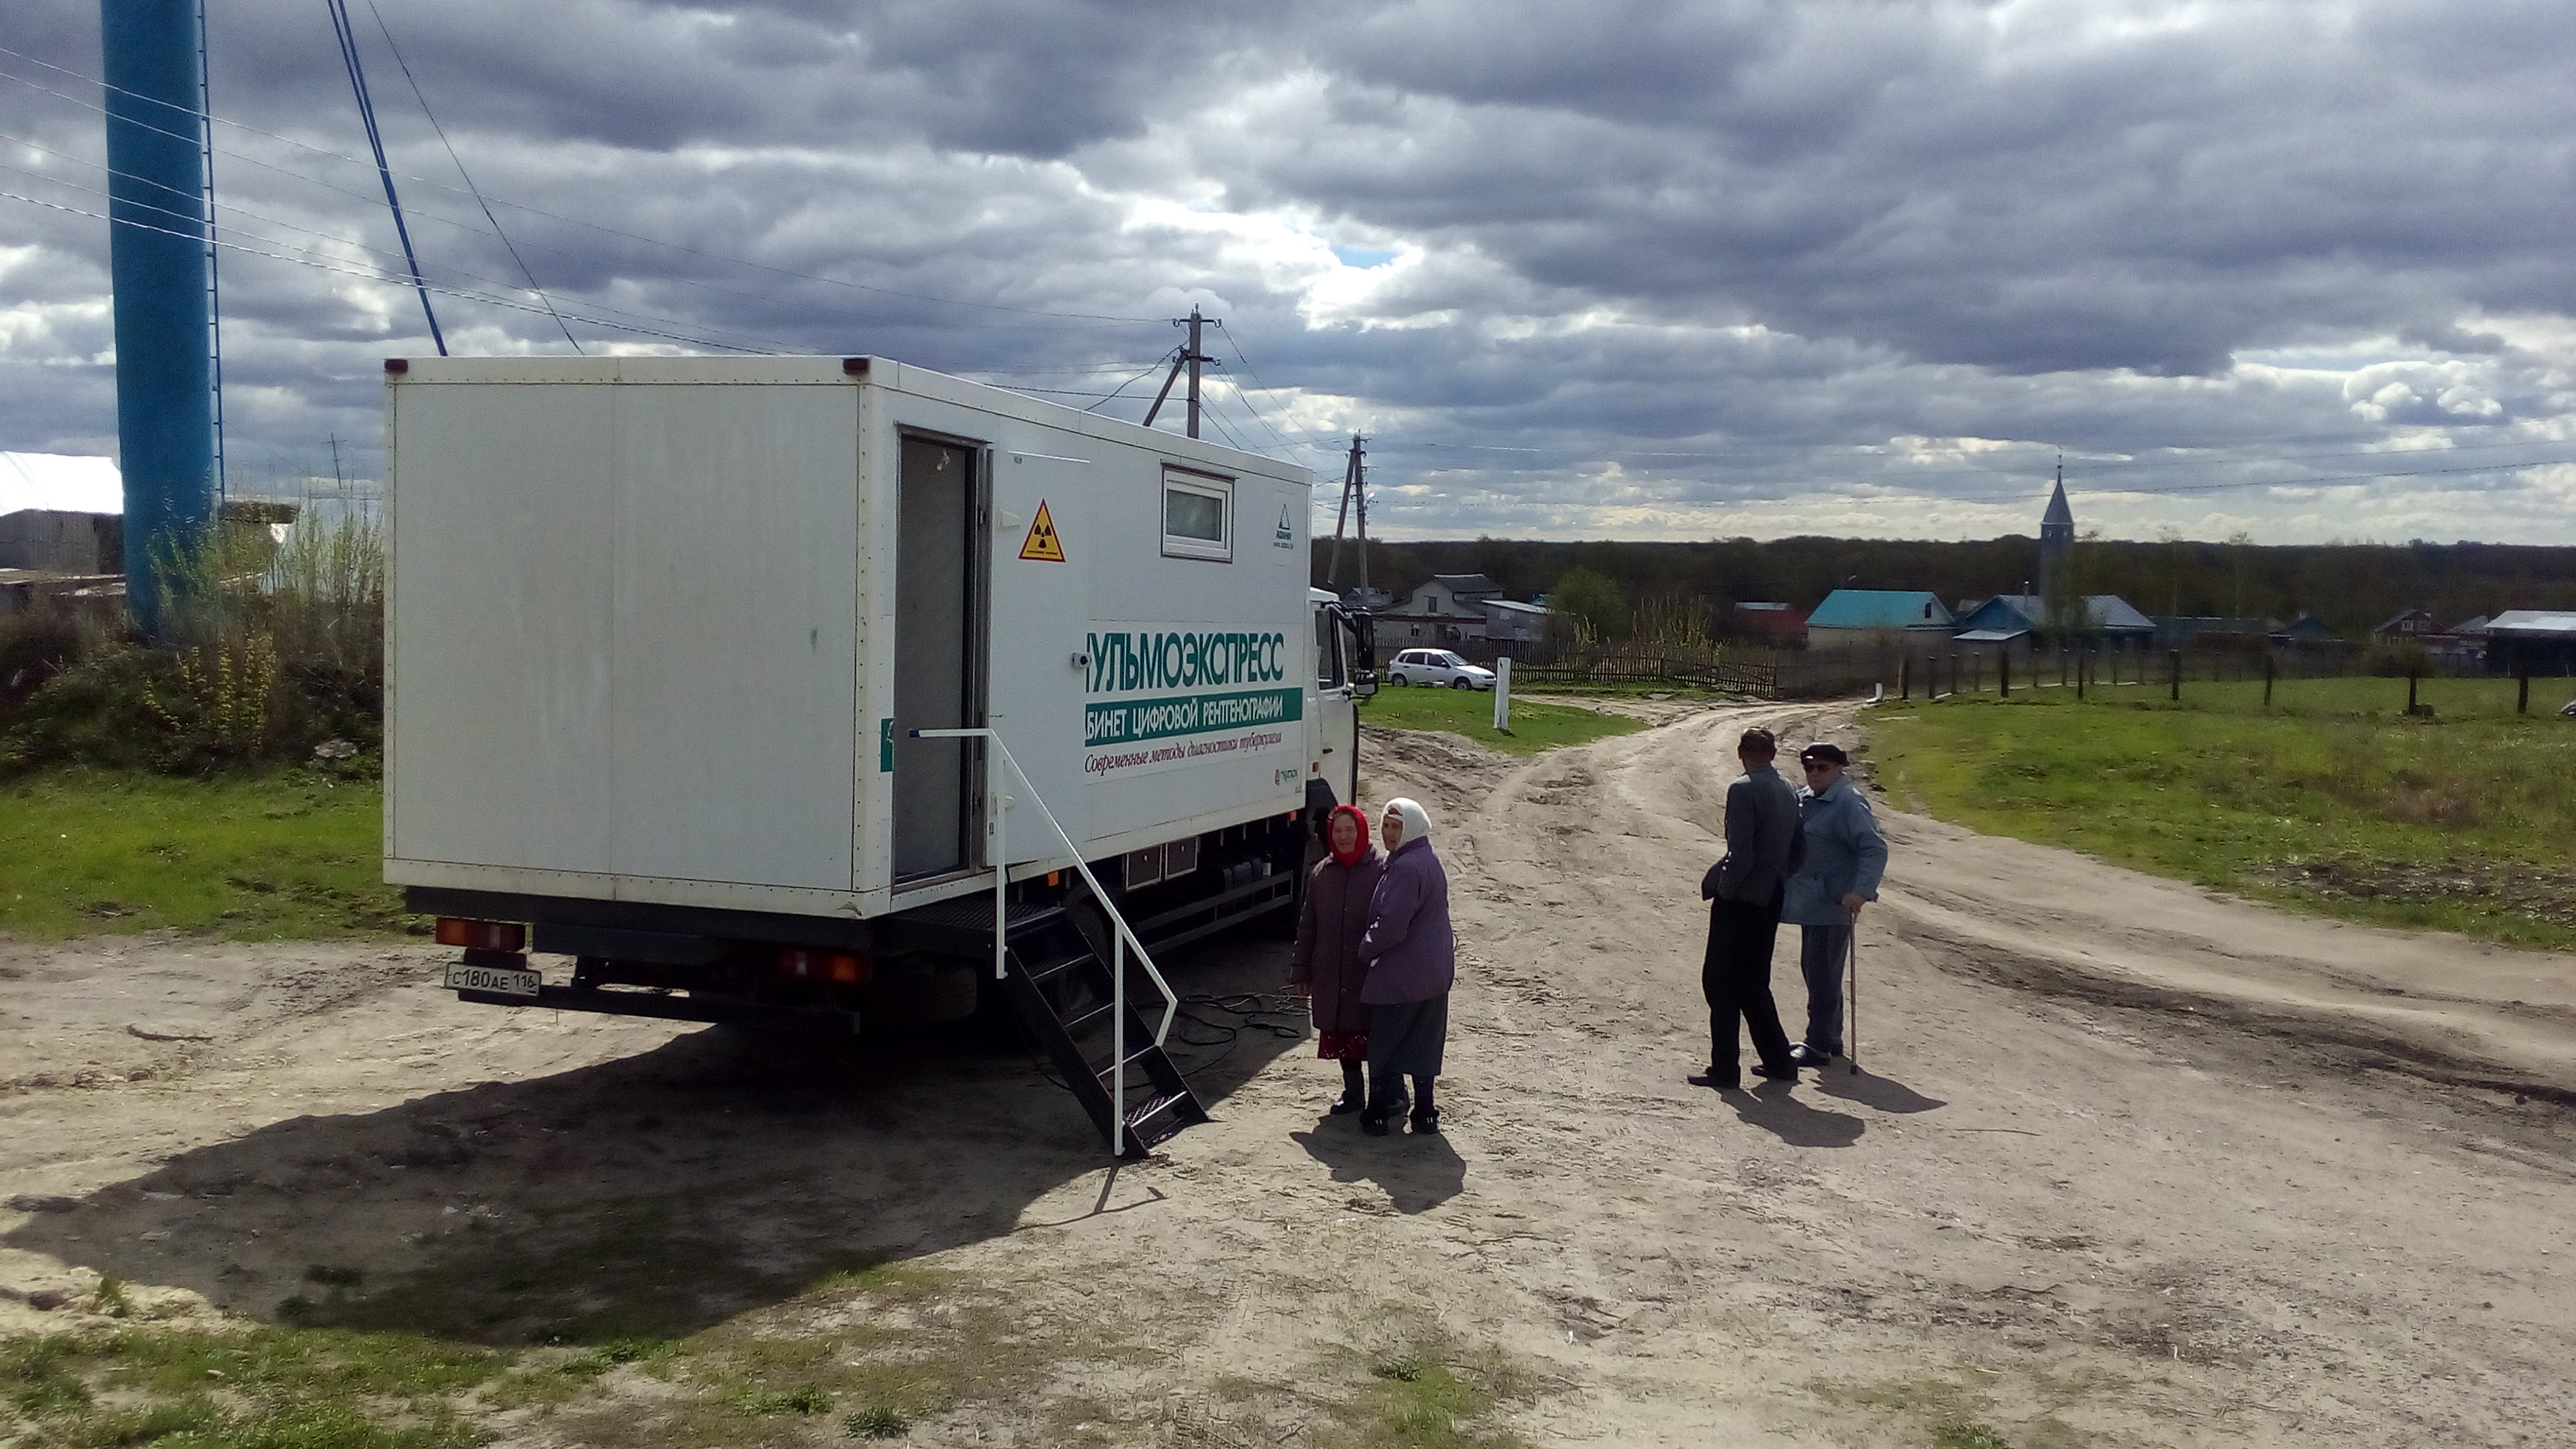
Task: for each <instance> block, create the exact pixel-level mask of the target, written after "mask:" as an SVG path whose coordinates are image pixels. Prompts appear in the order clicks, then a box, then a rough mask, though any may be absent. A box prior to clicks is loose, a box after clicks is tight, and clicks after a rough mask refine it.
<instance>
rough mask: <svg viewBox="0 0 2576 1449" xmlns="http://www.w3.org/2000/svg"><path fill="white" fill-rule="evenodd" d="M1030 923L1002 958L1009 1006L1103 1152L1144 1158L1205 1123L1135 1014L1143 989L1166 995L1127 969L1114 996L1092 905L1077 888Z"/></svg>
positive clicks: (1108, 950) (1098, 915)
mask: <svg viewBox="0 0 2576 1449" xmlns="http://www.w3.org/2000/svg"><path fill="white" fill-rule="evenodd" d="M1032 924H1033V926H1034V929H1030V930H1027V931H1025V932H1024V933H1015V936H1014V939H1013V940H1012V942H1011V944H1010V947H1009V949H1008V952H1007V957H1008V963H1009V971H1008V973H1007V975H1006V976H1005V978H1004V979H1005V982H1006V984H1007V990H1008V992H1009V995H1010V998H1011V1004H1012V1006H1014V1007H1015V1008H1017V1009H1018V1011H1019V1014H1020V1020H1021V1021H1022V1022H1023V1023H1024V1024H1025V1025H1026V1026H1027V1027H1028V1030H1029V1035H1030V1036H1031V1037H1033V1038H1035V1039H1036V1041H1037V1043H1038V1045H1039V1046H1041V1047H1043V1048H1045V1049H1046V1053H1047V1055H1048V1056H1049V1057H1050V1058H1052V1059H1053V1060H1054V1062H1055V1066H1056V1070H1057V1071H1058V1072H1060V1073H1062V1074H1063V1077H1064V1084H1065V1086H1066V1087H1067V1088H1068V1089H1070V1090H1071V1091H1072V1093H1073V1095H1074V1099H1075V1100H1076V1101H1079V1102H1080V1103H1082V1109H1083V1110H1084V1111H1086V1112H1088V1113H1090V1114H1091V1120H1092V1122H1093V1123H1094V1124H1095V1125H1097V1126H1098V1127H1099V1128H1100V1135H1101V1137H1102V1138H1103V1139H1104V1140H1106V1141H1107V1142H1108V1143H1109V1145H1110V1150H1111V1151H1113V1152H1116V1153H1117V1154H1118V1155H1119V1156H1121V1157H1142V1156H1144V1155H1145V1154H1146V1153H1147V1152H1149V1151H1151V1150H1152V1148H1153V1146H1154V1144H1155V1143H1157V1142H1160V1141H1162V1140H1163V1139H1164V1138H1166V1137H1169V1136H1171V1135H1172V1134H1173V1133H1175V1132H1178V1131H1180V1130H1181V1129H1182V1128H1184V1127H1187V1126H1189V1125H1190V1124H1191V1123H1193V1122H1204V1121H1206V1120H1207V1109H1206V1108H1205V1107H1204V1106H1202V1105H1200V1103H1199V1099H1198V1097H1197V1095H1196V1094H1195V1093H1193V1092H1192V1091H1191V1090H1190V1084H1189V1082H1188V1081H1187V1080H1185V1079H1184V1078H1183V1077H1182V1076H1181V1071H1180V1068H1178V1067H1176V1066H1174V1065H1173V1064H1172V1059H1171V1058H1170V1057H1169V1056H1168V1055H1166V1054H1165V1053H1164V1051H1163V1048H1162V1045H1161V1043H1160V1041H1159V1040H1158V1038H1157V1037H1156V1035H1155V1033H1154V1032H1153V1030H1152V1029H1151V1028H1150V1027H1149V1026H1148V1025H1147V1024H1146V1021H1145V1019H1144V1017H1143V1016H1142V1015H1140V1014H1139V1013H1138V1012H1137V1010H1136V1006H1135V1002H1136V1000H1137V997H1138V994H1139V989H1140V988H1141V989H1142V990H1143V991H1145V992H1148V993H1160V994H1161V995H1162V997H1163V999H1164V1000H1165V1001H1166V1002H1169V1001H1170V1000H1171V996H1170V988H1169V987H1167V986H1164V985H1162V984H1160V983H1159V982H1154V981H1149V980H1147V979H1145V973H1144V972H1143V971H1141V970H1139V969H1137V967H1136V966H1135V965H1134V964H1133V963H1130V964H1128V966H1127V968H1126V969H1127V973H1128V977H1129V980H1128V981H1127V983H1126V986H1127V989H1126V990H1125V991H1123V992H1122V991H1120V990H1118V989H1117V983H1116V982H1115V980H1114V979H1113V978H1112V976H1111V970H1112V968H1111V966H1110V964H1109V963H1110V961H1111V959H1113V958H1115V957H1117V956H1119V955H1120V954H1121V953H1119V952H1118V951H1117V950H1116V949H1115V947H1114V946H1113V945H1112V943H1111V936H1112V933H1113V932H1114V930H1115V929H1116V928H1115V927H1114V926H1112V925H1111V924H1110V922H1109V921H1108V919H1107V918H1106V917H1105V916H1104V915H1103V914H1102V912H1101V910H1100V907H1099V903H1098V902H1097V901H1095V900H1093V899H1091V898H1090V895H1089V893H1088V892H1087V891H1085V890H1082V889H1079V888H1077V890H1076V891H1075V893H1074V895H1073V896H1072V897H1071V898H1069V899H1068V900H1067V901H1066V902H1065V904H1064V906H1063V908H1061V909H1060V910H1059V911H1057V912H1056V913H1055V915H1054V918H1053V919H1052V920H1047V921H1042V922H1035V923H1032ZM1121 1068H1134V1069H1136V1070H1138V1071H1141V1072H1142V1073H1143V1074H1144V1078H1145V1081H1144V1084H1143V1086H1144V1090H1143V1091H1142V1092H1141V1093H1138V1094H1137V1095H1135V1096H1132V1097H1131V1096H1130V1095H1129V1094H1128V1092H1127V1090H1126V1084H1125V1081H1124V1073H1123V1072H1122V1070H1121Z"/></svg>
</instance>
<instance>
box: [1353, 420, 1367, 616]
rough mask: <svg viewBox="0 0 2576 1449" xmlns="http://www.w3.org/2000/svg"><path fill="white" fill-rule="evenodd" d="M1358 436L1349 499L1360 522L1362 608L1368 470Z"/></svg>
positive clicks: (1354, 437) (1365, 585)
mask: <svg viewBox="0 0 2576 1449" xmlns="http://www.w3.org/2000/svg"><path fill="white" fill-rule="evenodd" d="M1367 456H1368V455H1367V454H1365V453H1363V452H1361V451H1360V437H1359V434H1357V433H1353V434H1351V497H1352V498H1353V499H1355V500H1356V501H1357V507H1356V508H1355V509H1354V510H1353V511H1354V512H1356V513H1358V514H1359V520H1360V599H1361V602H1362V605H1363V607H1365V606H1366V602H1367V599H1368V597H1369V580H1368V468H1367V466H1366V465H1365V464H1363V463H1361V461H1360V460H1361V459H1362V458H1364V457H1367Z"/></svg>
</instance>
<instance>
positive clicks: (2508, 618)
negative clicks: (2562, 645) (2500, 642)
mask: <svg viewBox="0 0 2576 1449" xmlns="http://www.w3.org/2000/svg"><path fill="white" fill-rule="evenodd" d="M2487 637H2488V638H2490V639H2576V612H2571V611H2568V610H2563V609H2507V610H2505V611H2504V612H2503V613H2501V614H2498V615H2496V616H2495V617H2494V618H2492V619H2489V620H2488V621H2487Z"/></svg>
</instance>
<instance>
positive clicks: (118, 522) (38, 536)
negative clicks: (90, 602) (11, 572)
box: [0, 508, 125, 574]
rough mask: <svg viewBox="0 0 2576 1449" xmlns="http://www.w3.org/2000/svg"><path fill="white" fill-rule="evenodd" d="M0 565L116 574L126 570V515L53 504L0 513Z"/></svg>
mask: <svg viewBox="0 0 2576 1449" xmlns="http://www.w3.org/2000/svg"><path fill="white" fill-rule="evenodd" d="M0 569H34V570H40V571H42V572H45V573H55V574H121V573H123V572H125V518H124V516H123V515H122V514H118V513H75V512H70V511H67V510H64V509H58V508H21V509H19V510H18V511H17V512H15V513H0Z"/></svg>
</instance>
